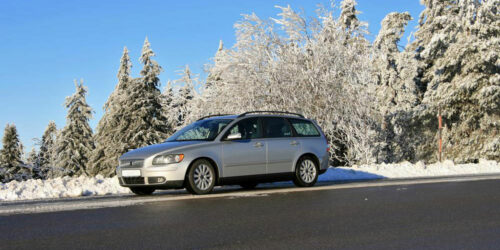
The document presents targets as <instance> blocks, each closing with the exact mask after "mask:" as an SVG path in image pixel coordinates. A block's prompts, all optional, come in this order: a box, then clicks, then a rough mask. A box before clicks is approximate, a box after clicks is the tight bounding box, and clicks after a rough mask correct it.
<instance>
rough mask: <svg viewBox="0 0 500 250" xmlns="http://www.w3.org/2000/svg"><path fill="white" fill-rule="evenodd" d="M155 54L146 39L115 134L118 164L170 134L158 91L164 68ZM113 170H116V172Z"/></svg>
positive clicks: (125, 97) (110, 173) (126, 93)
mask: <svg viewBox="0 0 500 250" xmlns="http://www.w3.org/2000/svg"><path fill="white" fill-rule="evenodd" d="M154 55H155V54H154V52H153V51H152V50H151V47H150V44H149V41H148V39H147V38H146V40H145V41H144V46H143V48H142V53H141V57H140V61H141V63H142V64H143V65H144V66H143V69H142V70H141V77H140V78H135V79H133V80H132V81H131V83H130V85H127V87H126V91H125V93H124V95H122V96H121V98H120V100H121V103H120V105H121V107H122V110H121V112H120V115H121V116H122V119H120V120H119V124H117V125H116V130H115V131H116V132H115V133H113V142H114V144H113V147H116V149H117V152H118V154H116V155H115V156H114V157H113V160H114V161H115V162H116V163H117V157H118V156H120V155H121V154H123V153H126V152H127V151H129V150H130V149H135V148H139V147H144V146H147V145H151V144H155V143H159V142H161V141H163V140H164V139H166V136H167V134H168V132H169V127H168V119H167V117H166V115H165V114H164V111H163V110H162V105H161V104H162V100H161V92H160V90H159V86H160V79H159V78H158V75H159V74H160V72H161V70H162V69H161V67H160V66H159V65H158V63H157V62H156V61H155V60H153V59H152V57H153V56H154ZM106 157H112V156H106ZM115 157H116V158H115ZM114 166H116V164H115V165H114ZM112 170H113V171H114V169H112ZM113 171H112V172H109V173H108V175H112V174H113Z"/></svg>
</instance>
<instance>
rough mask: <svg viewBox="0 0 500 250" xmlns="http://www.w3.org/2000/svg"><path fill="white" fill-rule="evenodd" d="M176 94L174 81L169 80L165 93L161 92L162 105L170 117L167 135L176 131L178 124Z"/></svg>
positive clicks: (168, 117) (166, 114)
mask: <svg viewBox="0 0 500 250" xmlns="http://www.w3.org/2000/svg"><path fill="white" fill-rule="evenodd" d="M175 98H176V96H175V93H174V88H173V86H172V81H170V80H169V81H168V82H167V85H166V86H165V88H164V90H163V93H162V94H161V103H162V104H161V105H162V107H163V112H164V114H165V116H166V117H167V119H168V132H167V133H166V136H167V137H168V136H170V135H172V134H173V133H174V132H175V129H176V127H177V124H178V115H177V111H176V108H175V102H174V100H175Z"/></svg>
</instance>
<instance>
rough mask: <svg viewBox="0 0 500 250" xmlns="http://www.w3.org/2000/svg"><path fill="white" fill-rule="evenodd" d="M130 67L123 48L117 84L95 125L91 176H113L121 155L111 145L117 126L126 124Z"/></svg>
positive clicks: (127, 55)
mask: <svg viewBox="0 0 500 250" xmlns="http://www.w3.org/2000/svg"><path fill="white" fill-rule="evenodd" d="M131 67H132V62H131V61H130V57H129V53H128V49H127V47H124V48H123V54H122V57H121V59H120V67H119V69H118V75H117V78H118V83H117V85H116V87H115V90H114V91H113V92H112V93H111V95H110V96H109V98H108V100H107V101H106V103H105V104H104V115H103V116H102V118H101V120H99V123H98V124H97V128H96V134H95V136H94V138H95V139H94V140H95V144H96V149H95V150H94V151H93V152H92V155H91V158H90V164H89V166H90V168H89V170H88V172H89V174H90V175H92V176H95V175H97V174H102V175H104V176H110V175H113V174H114V169H115V168H116V166H117V163H118V160H117V159H118V157H119V156H120V155H121V154H122V153H123V152H122V151H121V150H119V149H117V148H116V147H114V146H112V145H116V144H115V141H114V138H115V136H116V133H117V127H118V125H119V124H123V123H124V122H126V121H125V119H126V117H123V115H122V111H123V110H124V109H126V107H124V106H123V103H124V102H125V99H126V98H127V90H128V89H129V88H131V84H132V78H131V77H130V70H131Z"/></svg>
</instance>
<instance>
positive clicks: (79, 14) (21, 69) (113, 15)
mask: <svg viewBox="0 0 500 250" xmlns="http://www.w3.org/2000/svg"><path fill="white" fill-rule="evenodd" d="M0 3H1V6H2V7H1V8H0V55H1V58H2V60H0V137H1V136H3V129H4V126H5V125H6V124H7V123H15V124H16V126H17V129H18V132H19V134H20V137H21V140H22V142H23V144H24V145H25V149H26V150H27V151H29V150H30V149H31V147H32V145H33V142H32V138H34V137H41V135H42V133H43V131H44V129H45V127H46V126H47V124H48V122H49V121H50V120H54V121H55V122H56V124H57V126H58V128H62V127H63V126H64V124H65V119H66V118H65V116H66V109H65V108H64V107H63V103H64V100H65V97H66V96H69V95H71V94H72V93H73V91H74V84H73V80H74V79H81V78H83V79H84V81H85V82H84V84H85V85H86V86H88V88H89V93H88V96H87V101H88V103H89V104H90V105H91V106H92V108H93V109H94V111H95V114H94V119H93V120H91V125H92V127H93V128H95V125H96V124H97V122H98V119H99V118H100V117H101V116H102V106H103V104H104V102H105V101H106V99H107V97H108V96H109V94H110V93H111V92H112V91H113V89H114V86H115V84H116V82H117V79H116V74H117V70H118V64H119V60H120V57H121V54H122V51H123V46H127V47H128V49H129V51H130V56H131V59H132V62H133V74H134V76H138V73H139V71H140V68H141V65H140V63H139V61H138V60H139V59H138V58H139V55H140V51H141V47H142V43H143V41H144V38H145V37H146V36H148V38H149V41H150V42H151V46H152V48H153V50H154V51H155V53H156V55H157V56H156V60H157V61H158V62H159V64H160V65H161V66H162V67H163V69H164V72H163V73H162V74H161V76H160V79H161V81H162V83H165V82H166V81H167V80H168V79H177V78H178V71H179V70H180V69H182V68H183V67H184V66H185V65H186V64H188V65H189V66H190V67H191V70H192V71H193V72H194V73H197V74H200V77H201V78H203V77H205V74H204V73H203V65H205V64H207V63H209V62H210V58H211V57H213V55H214V53H215V51H216V50H217V47H218V44H219V40H223V41H224V44H225V47H231V46H232V45H233V44H234V42H235V35H234V29H233V24H234V23H235V22H236V21H238V20H239V19H240V18H241V14H242V13H252V12H255V13H256V14H257V15H258V16H259V17H261V18H269V17H276V14H278V13H279V11H278V9H276V8H274V6H275V5H281V6H286V5H287V4H290V5H291V6H292V8H294V9H295V10H299V11H302V12H303V13H305V15H306V16H314V15H315V9H316V8H317V4H323V5H325V6H328V4H329V1H326V0H307V1H304V0H303V1H300V0H286V1H285V0H279V1H269V0H252V1H246V0H232V1H229V0H212V1H206V0H205V1H204V0H196V1H195V0H192V1H191V0H189V1H187V0H184V1H170V0H164V1H150V0H141V1H127V0H121V1H120V0H116V1H104V0H100V1H99V0H81V1H76V0H75V1H67V0H61V1H41V0H40V1H31V0H23V1H17V0H0ZM336 3H337V4H338V3H339V1H336ZM358 10H359V11H361V12H362V14H361V15H360V16H359V18H360V19H361V20H363V21H366V22H368V23H369V30H370V32H371V35H369V36H368V38H369V39H370V40H373V39H374V37H375V36H376V34H377V32H378V30H379V29H380V22H381V21H382V19H383V18H384V17H385V15H386V14H388V13H390V12H393V11H398V12H404V11H409V12H410V14H411V15H412V17H413V18H414V20H413V21H412V22H410V24H409V26H408V27H407V34H409V31H412V30H414V29H415V28H416V25H417V20H418V15H419V14H420V12H421V11H422V10H423V6H421V5H420V4H419V1H418V0H358ZM407 34H405V37H404V38H403V39H402V45H404V44H405V43H406V35H407ZM162 87H163V86H162Z"/></svg>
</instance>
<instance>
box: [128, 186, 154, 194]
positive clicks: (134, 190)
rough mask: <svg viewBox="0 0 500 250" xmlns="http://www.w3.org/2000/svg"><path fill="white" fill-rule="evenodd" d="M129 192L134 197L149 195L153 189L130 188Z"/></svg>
mask: <svg viewBox="0 0 500 250" xmlns="http://www.w3.org/2000/svg"><path fill="white" fill-rule="evenodd" d="M130 191H132V193H134V194H136V195H151V194H152V193H153V192H154V191H155V189H154V188H151V187H131V188H130Z"/></svg>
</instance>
